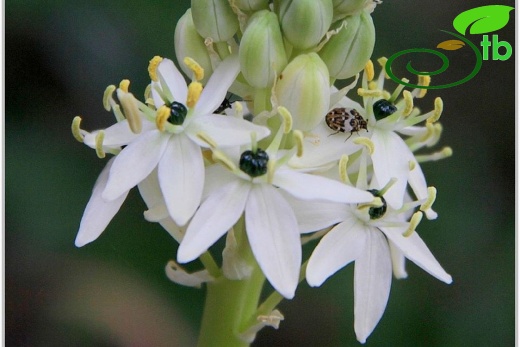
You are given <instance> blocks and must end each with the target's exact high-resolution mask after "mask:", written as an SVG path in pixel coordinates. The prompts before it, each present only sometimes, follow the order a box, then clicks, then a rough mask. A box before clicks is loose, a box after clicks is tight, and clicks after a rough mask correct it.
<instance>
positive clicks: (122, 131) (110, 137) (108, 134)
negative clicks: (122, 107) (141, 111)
mask: <svg viewBox="0 0 520 347" xmlns="http://www.w3.org/2000/svg"><path fill="white" fill-rule="evenodd" d="M153 128H155V125H154V124H153V123H151V122H148V121H143V128H142V132H144V131H148V130H152V129H153ZM103 131H104V132H105V137H104V138H103V147H112V148H114V147H116V148H117V147H121V146H125V145H128V144H129V143H130V142H132V141H133V140H135V139H137V138H138V137H139V136H140V135H141V134H134V133H133V132H132V130H130V126H129V125H128V121H127V120H126V119H124V120H122V121H121V122H117V123H116V124H114V125H112V126H110V127H108V128H106V129H104V130H103ZM142 132H141V133H142ZM98 133H99V130H96V131H93V132H92V133H87V134H85V138H84V139H83V142H84V143H85V144H86V145H87V146H89V147H91V148H96V136H97V134H98Z"/></svg>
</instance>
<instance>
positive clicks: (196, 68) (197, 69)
mask: <svg viewBox="0 0 520 347" xmlns="http://www.w3.org/2000/svg"><path fill="white" fill-rule="evenodd" d="M184 64H185V65H186V66H187V67H188V69H190V70H191V71H193V75H194V77H195V80H196V81H200V80H202V79H203V78H204V69H203V68H202V66H200V65H199V63H197V62H196V61H195V60H194V59H192V58H190V57H186V58H184Z"/></svg>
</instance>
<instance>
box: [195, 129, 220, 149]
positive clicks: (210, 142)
mask: <svg viewBox="0 0 520 347" xmlns="http://www.w3.org/2000/svg"><path fill="white" fill-rule="evenodd" d="M197 137H198V138H199V139H201V140H202V141H204V142H206V143H207V144H208V146H210V147H211V148H217V143H216V142H215V141H214V140H213V139H212V138H211V137H210V136H209V135H208V134H206V133H205V132H203V131H200V132H198V133H197Z"/></svg>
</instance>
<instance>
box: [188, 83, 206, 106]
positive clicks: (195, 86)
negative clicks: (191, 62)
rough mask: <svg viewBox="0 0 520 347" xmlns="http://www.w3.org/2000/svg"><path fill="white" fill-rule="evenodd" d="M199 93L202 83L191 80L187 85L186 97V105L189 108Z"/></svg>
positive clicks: (197, 98)
mask: <svg viewBox="0 0 520 347" xmlns="http://www.w3.org/2000/svg"><path fill="white" fill-rule="evenodd" d="M200 93H202V84H201V83H200V82H195V81H194V82H191V83H190V85H189V86H188V99H187V100H186V105H187V106H188V107H189V108H193V107H195V105H196V104H197V101H199V98H200Z"/></svg>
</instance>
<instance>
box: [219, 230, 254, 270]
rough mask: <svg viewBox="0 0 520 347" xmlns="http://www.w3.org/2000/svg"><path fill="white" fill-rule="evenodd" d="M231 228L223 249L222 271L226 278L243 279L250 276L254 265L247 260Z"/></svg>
mask: <svg viewBox="0 0 520 347" xmlns="http://www.w3.org/2000/svg"><path fill="white" fill-rule="evenodd" d="M242 253H243V252H242V250H241V248H240V247H239V244H238V242H237V239H236V237H235V232H234V230H233V228H231V229H230V230H229V231H228V233H227V235H226V247H225V248H224V250H223V251H222V273H223V274H224V276H226V278H229V279H232V280H242V279H245V278H249V277H250V276H251V273H252V272H253V266H251V264H250V263H249V262H248V261H247V259H246V258H245V257H244V255H243V254H242Z"/></svg>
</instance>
